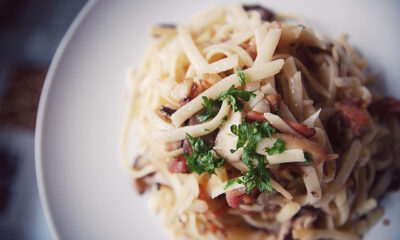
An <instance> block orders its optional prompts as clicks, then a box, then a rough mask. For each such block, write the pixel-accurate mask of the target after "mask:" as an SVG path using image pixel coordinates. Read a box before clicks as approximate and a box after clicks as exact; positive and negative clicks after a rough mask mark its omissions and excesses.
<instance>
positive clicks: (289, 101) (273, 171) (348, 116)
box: [122, 5, 400, 239]
mask: <svg viewBox="0 0 400 240" xmlns="http://www.w3.org/2000/svg"><path fill="white" fill-rule="evenodd" d="M294 22H295V23H294ZM151 33H152V39H151V42H150V46H149V47H148V50H147V52H146V55H145V57H144V59H143V61H142V64H141V65H140V66H139V67H138V68H136V69H134V70H130V71H129V73H128V78H127V79H128V80H127V93H128V94H127V95H128V98H129V106H128V112H127V119H126V125H125V128H124V134H123V143H122V161H123V164H124V166H125V168H126V169H127V170H128V171H129V173H130V174H131V176H132V177H133V179H134V184H135V187H136V188H137V190H138V191H139V192H140V193H144V192H145V191H148V192H150V195H151V197H150V202H149V204H150V208H151V209H152V210H153V211H154V212H155V213H158V214H159V215H160V216H161V218H162V221H163V224H164V226H165V229H166V232H167V233H168V235H169V237H170V238H171V239H360V238H362V236H363V234H364V233H365V232H366V231H367V230H368V229H369V228H370V227H371V226H372V225H373V224H374V223H375V222H376V221H377V220H378V219H379V218H380V216H382V214H383V210H382V208H381V207H380V206H379V201H380V200H381V199H382V197H383V195H384V194H385V193H386V192H387V191H389V190H394V189H396V188H398V186H395V183H398V182H399V181H398V177H399V169H400V168H399V166H400V158H399V153H400V149H399V146H400V139H399V138H400V126H399V121H398V120H399V119H400V103H399V102H398V101H397V100H396V99H395V98H392V97H381V96H379V95H376V94H372V93H371V92H370V90H369V88H368V84H370V83H371V82H373V81H374V75H373V74H371V72H370V71H369V70H368V67H367V60H366V59H364V58H362V57H360V56H359V55H358V54H356V52H355V51H354V50H353V49H352V48H351V46H350V45H349V43H348V42H347V36H346V35H343V36H340V37H339V38H337V39H334V38H331V37H329V36H323V35H319V34H317V33H316V32H315V31H314V30H313V29H312V28H311V27H310V26H308V24H307V23H306V22H305V21H303V20H302V18H299V17H296V16H291V15H282V14H276V13H273V12H271V11H269V10H267V9H265V8H262V7H260V6H258V5H251V6H241V5H234V6H222V7H215V8H213V9H210V10H209V11H207V12H204V13H201V14H199V15H197V16H195V17H193V18H192V19H191V20H189V21H188V22H186V23H184V24H181V25H179V26H175V25H159V26H153V27H152V28H151ZM133 125H135V128H134V133H133V134H134V135H135V137H134V138H135V141H136V142H135V148H136V150H137V152H138V153H139V154H137V155H136V156H135V157H133V156H131V155H130V152H129V148H130V146H132V144H133V143H132V141H131V140H130V135H132V130H131V128H132V126H133Z"/></svg>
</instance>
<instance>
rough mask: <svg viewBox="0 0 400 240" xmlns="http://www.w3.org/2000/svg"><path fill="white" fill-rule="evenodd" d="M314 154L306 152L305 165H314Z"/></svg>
mask: <svg viewBox="0 0 400 240" xmlns="http://www.w3.org/2000/svg"><path fill="white" fill-rule="evenodd" d="M311 156H312V154H311V153H309V152H304V158H305V159H306V160H305V161H304V164H311V163H312V158H311Z"/></svg>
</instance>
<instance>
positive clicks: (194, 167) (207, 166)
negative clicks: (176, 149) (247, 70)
mask: <svg viewBox="0 0 400 240" xmlns="http://www.w3.org/2000/svg"><path fill="white" fill-rule="evenodd" d="M186 139H187V140H188V141H189V143H190V144H191V146H192V149H193V153H192V155H190V156H189V155H188V154H186V153H183V155H184V156H185V158H186V163H187V165H188V167H189V169H190V171H192V172H196V173H198V174H202V173H204V172H207V174H208V175H210V174H215V169H216V168H219V167H222V166H223V165H224V164H225V161H224V159H223V158H219V157H218V156H217V155H216V153H215V152H213V151H211V147H210V146H207V145H206V144H205V143H204V141H203V140H201V138H194V137H192V136H190V135H189V134H187V133H186Z"/></svg>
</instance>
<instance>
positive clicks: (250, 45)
mask: <svg viewBox="0 0 400 240" xmlns="http://www.w3.org/2000/svg"><path fill="white" fill-rule="evenodd" d="M240 47H242V48H243V49H244V50H246V52H247V53H248V54H249V56H250V57H251V58H252V59H253V60H255V59H256V57H257V47H256V44H255V41H254V40H251V41H247V42H244V43H242V44H240Z"/></svg>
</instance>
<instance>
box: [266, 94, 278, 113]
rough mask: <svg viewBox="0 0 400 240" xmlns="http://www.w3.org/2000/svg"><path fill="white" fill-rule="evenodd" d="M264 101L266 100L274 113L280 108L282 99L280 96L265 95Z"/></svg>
mask: <svg viewBox="0 0 400 240" xmlns="http://www.w3.org/2000/svg"><path fill="white" fill-rule="evenodd" d="M265 99H266V100H267V102H268V104H269V106H270V108H271V111H274V110H275V109H279V108H280V106H281V100H282V97H281V95H280V94H271V95H267V96H266V97H265Z"/></svg>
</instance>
